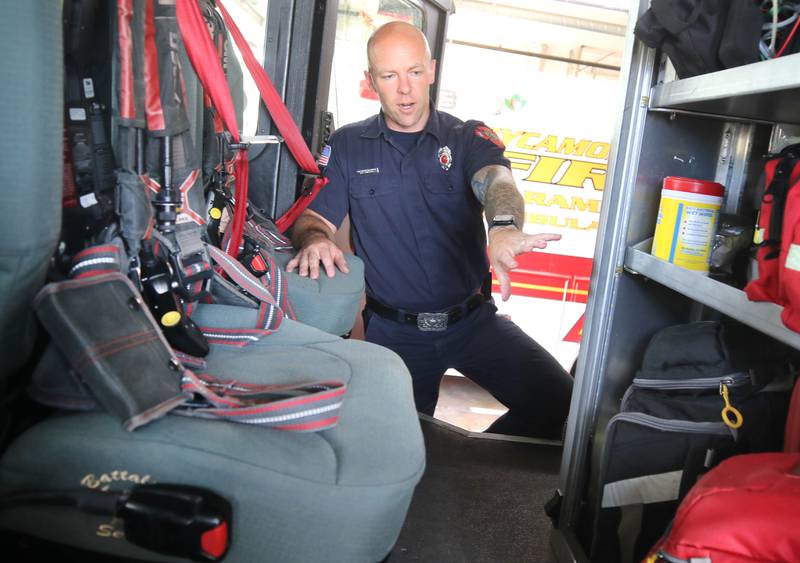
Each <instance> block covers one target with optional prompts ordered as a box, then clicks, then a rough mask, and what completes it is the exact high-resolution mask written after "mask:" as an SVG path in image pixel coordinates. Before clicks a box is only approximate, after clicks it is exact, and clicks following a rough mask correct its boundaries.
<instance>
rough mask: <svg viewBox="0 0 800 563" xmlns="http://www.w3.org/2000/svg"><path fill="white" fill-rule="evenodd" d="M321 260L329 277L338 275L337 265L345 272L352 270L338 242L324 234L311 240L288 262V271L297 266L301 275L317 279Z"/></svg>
mask: <svg viewBox="0 0 800 563" xmlns="http://www.w3.org/2000/svg"><path fill="white" fill-rule="evenodd" d="M320 262H321V263H322V267H323V268H325V273H326V274H327V275H328V277H329V278H332V277H333V276H335V275H336V268H337V267H338V268H339V269H340V270H341V271H342V272H344V273H345V274H346V273H347V272H349V271H350V270H349V268H348V267H347V260H345V258H344V253H343V252H342V251H341V250H340V249H339V247H338V246H336V243H334V242H333V241H332V240H330V239H329V238H327V237H325V236H323V235H320V236H318V237H314V238H313V239H311V240H309V241H308V243H307V244H306V245H305V246H303V248H301V249H300V250H299V251H298V252H297V255H296V256H295V257H294V258H292V259H291V260H289V262H288V263H287V264H286V271H287V272H291V271H293V270H294V269H295V268H297V273H298V274H299V275H301V276H304V277H305V276H308V277H310V278H311V279H312V280H315V279H317V278H319V264H320Z"/></svg>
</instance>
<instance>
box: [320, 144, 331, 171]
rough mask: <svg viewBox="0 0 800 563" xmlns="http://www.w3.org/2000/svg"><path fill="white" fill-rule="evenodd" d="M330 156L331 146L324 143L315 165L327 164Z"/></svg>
mask: <svg viewBox="0 0 800 563" xmlns="http://www.w3.org/2000/svg"><path fill="white" fill-rule="evenodd" d="M330 158H331V146H330V145H325V147H324V148H323V149H322V154H320V155H319V158H318V159H317V166H328V160H330Z"/></svg>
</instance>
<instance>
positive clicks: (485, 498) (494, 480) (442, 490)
mask: <svg viewBox="0 0 800 563" xmlns="http://www.w3.org/2000/svg"><path fill="white" fill-rule="evenodd" d="M497 410H499V411H500V412H493V411H497ZM502 412H503V409H502V405H499V403H496V401H494V399H493V398H492V397H491V396H489V395H488V393H486V392H485V391H483V390H482V389H480V388H478V387H477V386H476V385H475V384H473V383H472V382H471V381H469V380H467V379H466V378H462V377H452V376H447V377H445V381H443V382H442V388H441V392H440V402H439V406H438V407H437V411H436V418H437V419H439V420H434V419H431V418H430V417H426V416H425V415H420V418H421V424H422V430H423V434H424V436H425V446H426V450H427V468H426V470H425V474H424V476H423V477H422V481H421V482H420V484H419V485H418V486H417V489H416V491H415V493H414V498H413V500H412V501H411V507H410V509H409V513H408V517H407V518H406V522H405V525H404V526H403V529H402V532H401V534H400V538H399V539H398V541H397V544H396V546H395V549H394V551H393V552H392V555H391V557H390V558H389V563H402V562H410V561H424V562H431V561H436V562H437V563H450V562H452V563H473V562H474V563H479V562H480V563H484V562H486V563H489V562H491V563H494V562H506V561H515V562H516V561H520V562H522V561H524V562H531V563H553V562H555V561H556V559H555V556H554V555H553V554H552V552H551V550H550V532H551V529H552V524H551V521H550V519H549V518H548V517H547V515H546V514H545V512H544V505H545V503H546V502H547V501H548V500H550V498H551V497H552V496H553V493H554V492H555V490H556V488H557V486H558V472H559V465H560V462H561V448H560V444H558V443H554V442H545V441H542V442H541V443H535V442H533V441H531V440H527V439H524V438H523V439H521V440H520V441H514V440H508V439H497V438H500V437H499V436H497V435H489V436H486V435H484V436H481V435H478V434H477V433H478V432H480V431H481V430H483V429H484V428H485V427H487V426H488V425H489V424H491V423H492V422H493V420H494V419H495V418H496V417H497V416H499V415H500V414H502ZM442 420H446V422H443V421H442ZM453 425H458V426H461V428H457V427H455V426H453Z"/></svg>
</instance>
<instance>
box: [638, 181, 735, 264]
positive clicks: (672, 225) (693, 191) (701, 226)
mask: <svg viewBox="0 0 800 563" xmlns="http://www.w3.org/2000/svg"><path fill="white" fill-rule="evenodd" d="M724 195H725V187H724V186H723V185H722V184H718V183H717V182H709V181H706V180H695V179H693V178H680V177H677V176H667V177H666V178H664V182H663V184H662V189H661V204H660V205H659V207H658V221H657V223H656V232H655V235H654V237H653V250H652V254H653V256H656V257H658V258H661V259H662V260H666V261H667V262H671V263H672V264H675V265H676V266H680V267H682V268H686V269H687V270H694V271H697V272H703V273H708V260H709V256H710V255H711V243H712V241H713V239H714V233H715V232H716V228H717V220H718V218H719V210H720V208H721V207H722V200H723V196H724Z"/></svg>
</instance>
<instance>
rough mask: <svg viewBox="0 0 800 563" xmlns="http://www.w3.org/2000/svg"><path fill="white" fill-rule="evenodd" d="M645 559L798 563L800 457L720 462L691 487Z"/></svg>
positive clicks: (773, 455) (787, 455)
mask: <svg viewBox="0 0 800 563" xmlns="http://www.w3.org/2000/svg"><path fill="white" fill-rule="evenodd" d="M645 561H646V562H647V563H655V562H658V561H669V562H676V561H686V562H689V561H704V562H706V561H707V562H708V563H753V562H755V561H769V562H773V563H777V562H786V563H795V562H797V561H800V454H795V453H765V454H747V455H739V456H734V457H731V458H728V459H727V460H725V461H723V462H722V463H720V464H719V465H718V466H717V467H715V468H714V469H712V470H711V471H709V472H708V473H706V474H705V475H704V476H703V477H702V478H701V479H700V480H699V481H698V482H697V483H696V484H695V485H694V487H692V489H691V490H690V491H689V494H688V495H686V497H685V498H684V499H683V501H682V502H681V504H680V506H679V507H678V512H677V513H676V515H675V519H674V520H673V522H672V526H671V528H670V530H669V531H668V532H667V535H666V536H665V537H664V538H662V539H661V540H660V541H659V542H658V543H657V544H656V546H655V547H654V548H653V550H652V551H651V552H650V554H649V556H648V557H647V558H646V559H645Z"/></svg>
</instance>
